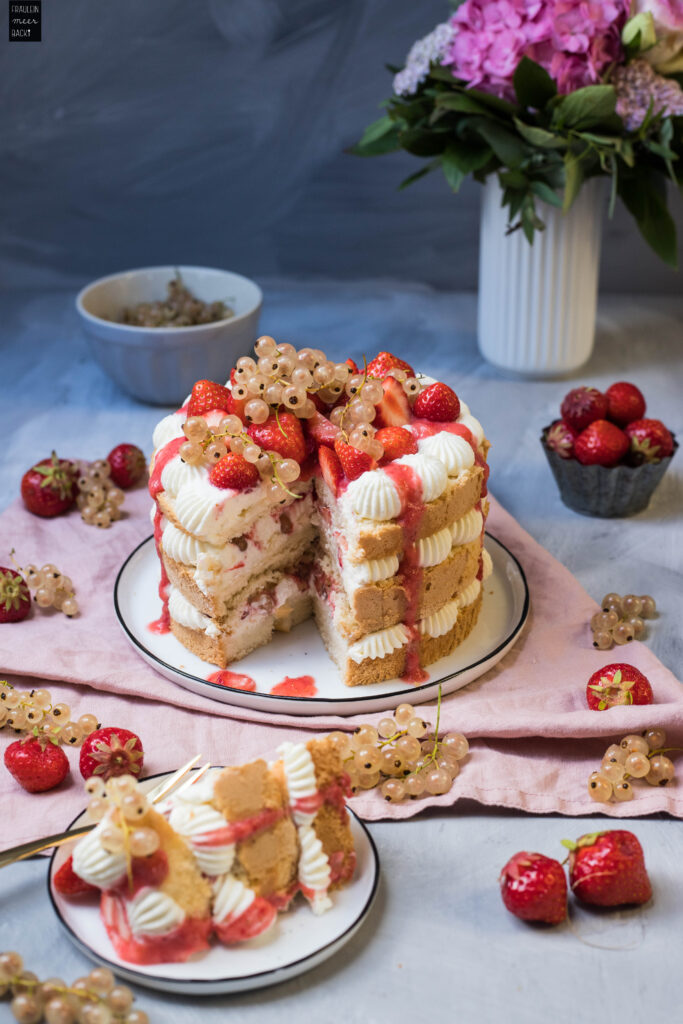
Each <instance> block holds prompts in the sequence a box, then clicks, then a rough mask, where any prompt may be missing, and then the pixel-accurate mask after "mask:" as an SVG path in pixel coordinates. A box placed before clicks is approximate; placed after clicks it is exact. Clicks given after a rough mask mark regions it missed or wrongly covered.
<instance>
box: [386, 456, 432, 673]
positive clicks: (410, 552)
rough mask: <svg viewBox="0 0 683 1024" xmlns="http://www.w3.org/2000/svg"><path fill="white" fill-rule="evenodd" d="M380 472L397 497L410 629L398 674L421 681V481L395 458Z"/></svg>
mask: <svg viewBox="0 0 683 1024" xmlns="http://www.w3.org/2000/svg"><path fill="white" fill-rule="evenodd" d="M384 472H385V473H386V475H387V476H388V477H389V478H390V479H391V481H392V482H393V484H394V486H395V487H396V490H397V491H398V494H399V497H400V499H401V514H400V515H399V517H398V522H399V523H400V525H401V528H402V530H403V538H404V549H403V558H402V559H401V563H400V565H399V567H398V571H399V573H400V574H401V576H402V577H403V586H404V588H405V591H406V597H407V607H406V615H405V619H404V622H403V624H404V625H405V627H406V628H407V629H408V632H409V633H410V639H409V640H408V647H407V650H406V664H405V671H404V673H403V676H402V678H403V679H405V680H406V681H407V682H411V683H423V682H424V681H425V679H427V678H429V677H428V675H427V673H426V672H425V671H424V669H423V668H422V667H421V666H420V634H419V632H418V629H417V626H416V623H417V611H418V602H419V599H420V588H421V585H422V569H421V567H420V560H419V557H418V553H417V534H418V531H419V529H420V523H421V521H422V516H423V513H424V502H423V501H422V481H421V480H420V477H419V475H418V474H417V473H416V472H415V470H414V469H413V467H412V466H404V465H399V464H398V463H397V462H390V463H389V465H388V466H385V467H384Z"/></svg>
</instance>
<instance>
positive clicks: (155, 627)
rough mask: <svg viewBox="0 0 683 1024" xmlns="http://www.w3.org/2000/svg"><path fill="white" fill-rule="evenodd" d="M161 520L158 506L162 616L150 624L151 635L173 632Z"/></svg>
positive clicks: (156, 523)
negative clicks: (162, 554) (169, 610)
mask: <svg viewBox="0 0 683 1024" xmlns="http://www.w3.org/2000/svg"><path fill="white" fill-rule="evenodd" d="M161 519H162V512H161V509H160V508H159V506H158V505H157V509H156V512H155V513H154V546H155V547H156V549H157V555H158V556H159V565H160V566H161V579H160V580H159V597H160V598H161V615H160V616H159V618H158V619H155V620H154V621H153V622H150V623H148V625H147V629H148V630H149V631H150V633H161V634H162V635H163V634H164V633H170V632H171V617H170V615H169V614H168V587H169V582H170V581H169V578H168V573H167V572H166V566H165V565H164V560H163V558H162V557H161Z"/></svg>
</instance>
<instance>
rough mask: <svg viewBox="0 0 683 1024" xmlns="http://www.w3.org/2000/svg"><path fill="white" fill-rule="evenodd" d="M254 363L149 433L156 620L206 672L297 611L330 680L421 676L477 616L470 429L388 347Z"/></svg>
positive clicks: (444, 391)
mask: <svg viewBox="0 0 683 1024" xmlns="http://www.w3.org/2000/svg"><path fill="white" fill-rule="evenodd" d="M256 356H257V360H258V362H256V361H255V360H253V359H250V358H248V357H245V358H243V359H240V360H239V361H238V363H237V367H236V369H235V370H234V371H233V374H232V375H231V384H230V386H229V387H223V386H221V385H217V384H213V383H211V382H207V381H200V382H198V384H197V385H195V388H194V389H193V392H192V394H191V396H190V397H189V399H188V401H187V403H186V405H185V406H183V408H182V409H180V410H178V411H177V412H176V413H173V414H172V415H171V416H167V417H165V418H164V419H163V420H162V421H161V422H160V423H159V424H158V426H157V428H156V430H155V432H154V446H155V451H154V455H153V458H152V466H151V477H150V492H151V494H152V496H153V497H154V499H155V503H156V508H155V516H154V527H155V529H154V532H155V539H156V544H157V550H158V553H159V557H160V560H161V584H160V594H161V597H162V600H163V602H164V615H163V616H162V621H161V626H160V628H169V629H171V630H172V631H173V633H174V635H175V636H176V637H177V638H178V639H179V640H180V641H181V643H183V644H184V645H185V646H186V647H188V648H189V649H190V650H192V651H193V652H194V653H195V654H197V655H198V656H199V657H200V658H202V659H203V660H206V661H209V662H211V663H212V664H215V665H217V666H219V667H220V668H224V667H225V666H226V665H227V664H228V663H230V662H232V661H236V660H239V659H240V658H242V657H244V656H245V655H246V654H248V653H249V652H250V651H252V650H254V649H255V648H257V647H259V646H262V645H264V644H266V643H268V642H269V640H270V639H271V637H272V635H273V632H274V631H276V630H289V629H291V628H293V627H294V626H296V625H297V624H298V623H299V622H301V621H303V620H304V619H305V618H307V617H309V616H310V615H311V614H315V617H316V622H317V624H318V628H319V630H320V633H321V635H322V637H323V639H324V641H325V644H326V646H327V649H328V651H329V653H330V656H331V657H332V659H333V660H334V661H335V663H336V664H337V666H338V668H339V670H340V672H341V674H342V677H343V679H344V682H345V683H346V684H347V685H351V686H352V685H358V684H365V683H372V682H378V681H381V680H384V679H390V678H393V677H395V676H401V677H403V678H406V679H410V680H413V681H419V680H421V679H424V678H425V677H426V674H425V672H424V667H425V666H427V665H430V664H431V663H433V662H434V661H436V660H438V659H439V658H441V657H443V656H445V655H446V654H449V653H450V652H451V651H452V650H454V648H455V647H456V646H457V645H458V644H459V643H461V642H462V640H464V639H465V637H466V636H468V635H469V633H470V632H471V630H472V629H473V628H474V626H475V624H476V621H477V617H478V615H479V611H480V608H481V602H482V591H481V581H482V579H483V577H484V574H485V571H486V570H487V567H488V563H487V562H485V560H484V548H483V540H484V530H485V522H486V515H487V512H488V503H487V501H486V493H487V477H488V466H487V464H486V456H487V452H488V442H487V441H486V439H485V437H484V432H483V429H482V427H481V424H480V423H479V421H478V420H476V419H475V418H474V417H473V416H472V415H471V414H470V411H469V409H468V408H467V406H466V405H464V403H461V402H460V401H459V399H458V397H457V396H456V395H455V393H454V392H453V391H452V389H451V388H449V387H447V385H445V384H442V383H438V382H437V383H427V382H426V381H423V380H421V379H419V378H417V377H416V376H415V375H414V372H413V370H412V367H410V366H409V365H408V364H407V363H404V362H403V361H402V360H399V359H397V358H396V357H394V356H391V355H390V354H389V353H380V355H379V356H378V357H376V358H375V359H374V360H373V361H372V362H371V363H370V364H369V365H368V366H367V367H366V368H365V369H364V371H363V372H362V373H360V372H358V371H357V368H356V367H355V365H350V361H349V362H348V363H332V362H330V361H329V360H327V358H326V357H325V355H324V353H322V352H320V351H317V350H311V349H302V350H301V351H300V352H297V351H296V350H295V349H294V348H293V347H292V346H291V345H286V344H283V345H279V346H278V345H276V343H275V342H274V341H273V339H272V338H269V337H264V338H260V339H259V340H258V342H257V343H256Z"/></svg>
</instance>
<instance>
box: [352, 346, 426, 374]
mask: <svg viewBox="0 0 683 1024" xmlns="http://www.w3.org/2000/svg"><path fill="white" fill-rule="evenodd" d="M390 370H405V372H406V373H407V374H408V376H409V377H414V376H415V370H414V369H413V368H412V366H411V365H410V363H407V362H406V361H405V359H399V358H398V356H395V355H393V354H392V353H391V352H379V353H378V354H377V355H376V356H375V358H374V359H372V360H370V362H369V363H368V376H369V377H380V378H384V377H386V376H387V375H388V373H389V371H390ZM356 372H358V371H356Z"/></svg>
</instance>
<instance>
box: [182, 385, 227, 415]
mask: <svg viewBox="0 0 683 1024" xmlns="http://www.w3.org/2000/svg"><path fill="white" fill-rule="evenodd" d="M230 398H231V395H230V392H229V391H228V389H227V388H226V387H223V385H222V384H216V382H215V381H213V380H198V381H197V383H196V384H195V386H194V387H193V388H192V394H191V395H190V401H189V402H188V404H187V415H188V417H190V416H203V415H204V413H205V412H210V411H211V410H212V409H222V410H223V411H224V412H226V413H227V412H231V411H232V410H231V409H230Z"/></svg>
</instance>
